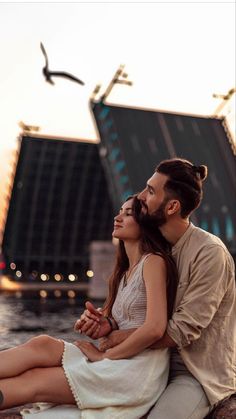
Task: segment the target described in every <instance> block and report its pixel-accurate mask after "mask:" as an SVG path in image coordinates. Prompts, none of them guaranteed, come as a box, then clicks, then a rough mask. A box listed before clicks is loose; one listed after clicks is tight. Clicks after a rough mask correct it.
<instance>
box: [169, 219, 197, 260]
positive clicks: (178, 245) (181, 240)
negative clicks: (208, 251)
mask: <svg viewBox="0 0 236 419" xmlns="http://www.w3.org/2000/svg"><path fill="white" fill-rule="evenodd" d="M194 228H195V226H194V224H193V223H191V221H190V223H189V226H188V228H187V230H186V231H185V233H184V234H183V235H182V236H181V237H180V238H179V240H178V241H177V242H176V243H175V245H174V246H172V254H173V253H175V252H177V251H178V250H179V249H180V248H181V247H182V246H183V245H184V243H185V242H186V240H187V239H188V238H189V236H190V235H191V234H192V232H193V230H194Z"/></svg>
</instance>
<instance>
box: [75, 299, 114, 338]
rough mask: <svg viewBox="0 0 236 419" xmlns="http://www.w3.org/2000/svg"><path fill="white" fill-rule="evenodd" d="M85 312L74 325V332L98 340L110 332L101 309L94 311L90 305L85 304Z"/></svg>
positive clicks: (88, 303)
mask: <svg viewBox="0 0 236 419" xmlns="http://www.w3.org/2000/svg"><path fill="white" fill-rule="evenodd" d="M85 306H86V310H85V311H84V312H83V314H82V315H81V317H80V318H79V320H77V321H76V323H75V325H74V330H75V331H76V332H79V333H83V334H84V335H86V336H89V337H90V338H92V339H98V338H101V337H103V336H106V335H107V334H108V333H110V332H111V326H110V324H109V322H108V321H107V319H106V318H105V317H104V316H103V314H102V311H101V309H96V308H95V307H94V306H93V304H92V303H90V302H89V301H87V302H86V303H85Z"/></svg>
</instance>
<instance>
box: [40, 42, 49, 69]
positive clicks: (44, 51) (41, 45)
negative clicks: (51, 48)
mask: <svg viewBox="0 0 236 419" xmlns="http://www.w3.org/2000/svg"><path fill="white" fill-rule="evenodd" d="M40 48H41V50H42V53H43V55H44V58H45V61H46V68H48V56H47V53H46V50H45V48H44V46H43V43H42V42H40Z"/></svg>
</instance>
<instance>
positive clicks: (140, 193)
mask: <svg viewBox="0 0 236 419" xmlns="http://www.w3.org/2000/svg"><path fill="white" fill-rule="evenodd" d="M145 196H146V188H145V189H143V190H142V191H141V192H139V194H138V196H137V198H138V199H140V201H143V200H144V199H145Z"/></svg>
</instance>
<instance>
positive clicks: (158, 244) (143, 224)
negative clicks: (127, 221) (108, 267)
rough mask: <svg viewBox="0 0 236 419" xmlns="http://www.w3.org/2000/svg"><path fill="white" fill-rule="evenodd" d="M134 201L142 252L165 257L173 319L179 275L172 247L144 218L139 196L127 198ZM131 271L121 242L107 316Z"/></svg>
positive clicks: (112, 280) (111, 280)
mask: <svg viewBox="0 0 236 419" xmlns="http://www.w3.org/2000/svg"><path fill="white" fill-rule="evenodd" d="M130 199H133V205H132V209H133V216H134V219H135V221H136V222H137V223H138V224H139V226H140V230H141V237H140V252H141V253H142V254H143V255H144V254H148V253H154V254H158V255H159V256H161V257H163V259H164V261H165V263H166V268H167V311H168V319H169V318H170V317H171V315H172V312H173V307H174V301H175V295H176V289H177V279H178V273H177V268H176V265H175V262H174V261H173V259H172V257H171V253H170V251H171V246H170V244H169V243H168V242H167V240H166V239H165V238H164V237H163V235H162V234H161V232H160V230H159V229H158V228H157V227H156V226H153V224H152V221H151V220H149V217H145V216H144V217H143V215H142V211H141V204H140V201H139V200H138V198H137V195H135V196H131V197H129V198H127V200H126V201H128V200H130ZM128 269H129V259H128V256H127V254H126V251H125V246H124V242H123V241H122V240H119V244H118V248H117V256H116V263H115V268H114V271H113V273H112V274H111V276H110V278H109V288H108V297H107V299H106V301H105V303H104V307H103V313H104V315H106V316H110V315H111V311H112V306H113V304H114V301H115V298H116V295H117V292H118V288H119V284H120V281H121V279H122V277H123V275H124V273H125V272H126V271H127V270H128Z"/></svg>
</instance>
